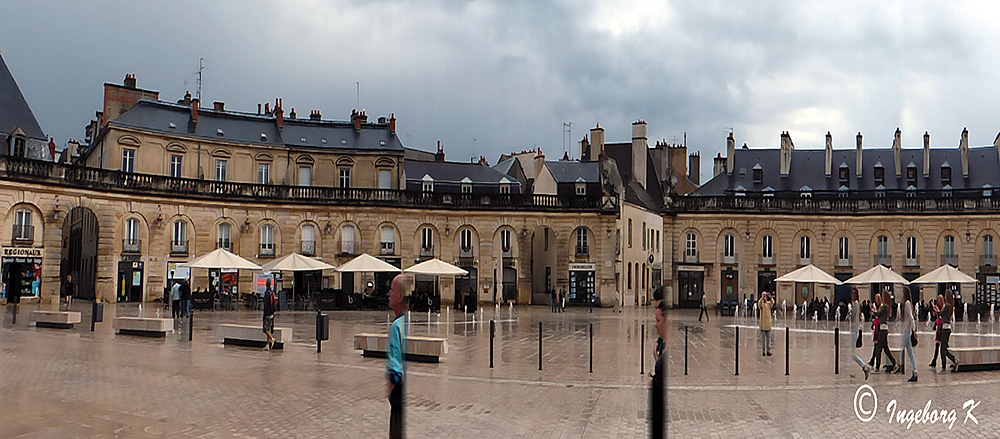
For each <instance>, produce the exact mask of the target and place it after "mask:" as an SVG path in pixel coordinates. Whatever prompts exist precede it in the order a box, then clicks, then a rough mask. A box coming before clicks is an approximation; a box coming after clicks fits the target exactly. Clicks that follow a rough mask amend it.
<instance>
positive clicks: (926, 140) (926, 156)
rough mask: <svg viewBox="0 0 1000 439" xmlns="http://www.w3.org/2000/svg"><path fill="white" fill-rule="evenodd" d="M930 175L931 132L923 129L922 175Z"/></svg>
mask: <svg viewBox="0 0 1000 439" xmlns="http://www.w3.org/2000/svg"><path fill="white" fill-rule="evenodd" d="M930 176H931V134H930V133H928V132H927V131H924V177H925V178H926V177H930Z"/></svg>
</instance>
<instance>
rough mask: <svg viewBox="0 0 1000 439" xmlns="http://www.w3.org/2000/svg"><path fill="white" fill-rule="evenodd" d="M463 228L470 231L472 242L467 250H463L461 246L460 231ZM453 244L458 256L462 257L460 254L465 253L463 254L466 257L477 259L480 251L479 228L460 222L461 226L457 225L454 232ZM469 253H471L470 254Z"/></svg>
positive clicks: (461, 231)
mask: <svg viewBox="0 0 1000 439" xmlns="http://www.w3.org/2000/svg"><path fill="white" fill-rule="evenodd" d="M465 230H468V231H470V232H471V233H472V242H471V244H472V246H471V247H472V248H470V249H468V250H463V248H462V233H463V231H465ZM454 245H455V249H456V251H455V254H457V255H459V258H462V255H463V254H465V255H467V256H466V257H471V258H473V259H479V251H480V250H479V247H480V237H479V230H477V229H476V227H475V226H473V225H472V224H468V223H466V224H462V225H461V226H458V230H457V231H456V232H455V239H454ZM470 253H471V255H470Z"/></svg>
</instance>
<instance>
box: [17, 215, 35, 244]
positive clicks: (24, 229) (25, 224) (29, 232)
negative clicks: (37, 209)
mask: <svg viewBox="0 0 1000 439" xmlns="http://www.w3.org/2000/svg"><path fill="white" fill-rule="evenodd" d="M31 217H32V214H31V209H18V210H17V212H15V213H14V240H15V241H21V242H32V241H34V240H35V226H33V225H31V224H32V218H31Z"/></svg>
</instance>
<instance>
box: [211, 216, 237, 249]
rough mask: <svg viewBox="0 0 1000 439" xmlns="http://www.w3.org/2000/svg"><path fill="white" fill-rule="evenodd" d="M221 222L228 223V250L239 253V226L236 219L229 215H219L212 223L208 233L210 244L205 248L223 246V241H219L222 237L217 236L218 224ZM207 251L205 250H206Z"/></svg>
mask: <svg viewBox="0 0 1000 439" xmlns="http://www.w3.org/2000/svg"><path fill="white" fill-rule="evenodd" d="M222 223H226V224H229V240H230V243H229V247H230V251H232V252H233V253H236V254H240V233H241V231H240V228H239V226H237V225H236V220H235V219H234V218H231V217H221V218H219V219H217V220H215V221H214V222H213V223H212V229H211V231H210V233H209V237H210V239H211V244H210V245H209V246H208V248H207V249H206V250H209V249H211V250H215V249H217V248H222V247H224V243H222V242H220V240H221V239H222V238H221V237H220V236H219V225H220V224H222ZM206 253H207V251H206Z"/></svg>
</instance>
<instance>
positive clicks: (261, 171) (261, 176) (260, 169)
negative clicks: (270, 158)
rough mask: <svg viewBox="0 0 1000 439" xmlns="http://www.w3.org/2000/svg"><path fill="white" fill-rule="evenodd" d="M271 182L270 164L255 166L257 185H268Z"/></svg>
mask: <svg viewBox="0 0 1000 439" xmlns="http://www.w3.org/2000/svg"><path fill="white" fill-rule="evenodd" d="M270 182H271V164H270V163H258V164H257V183H258V184H268V183H270Z"/></svg>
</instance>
